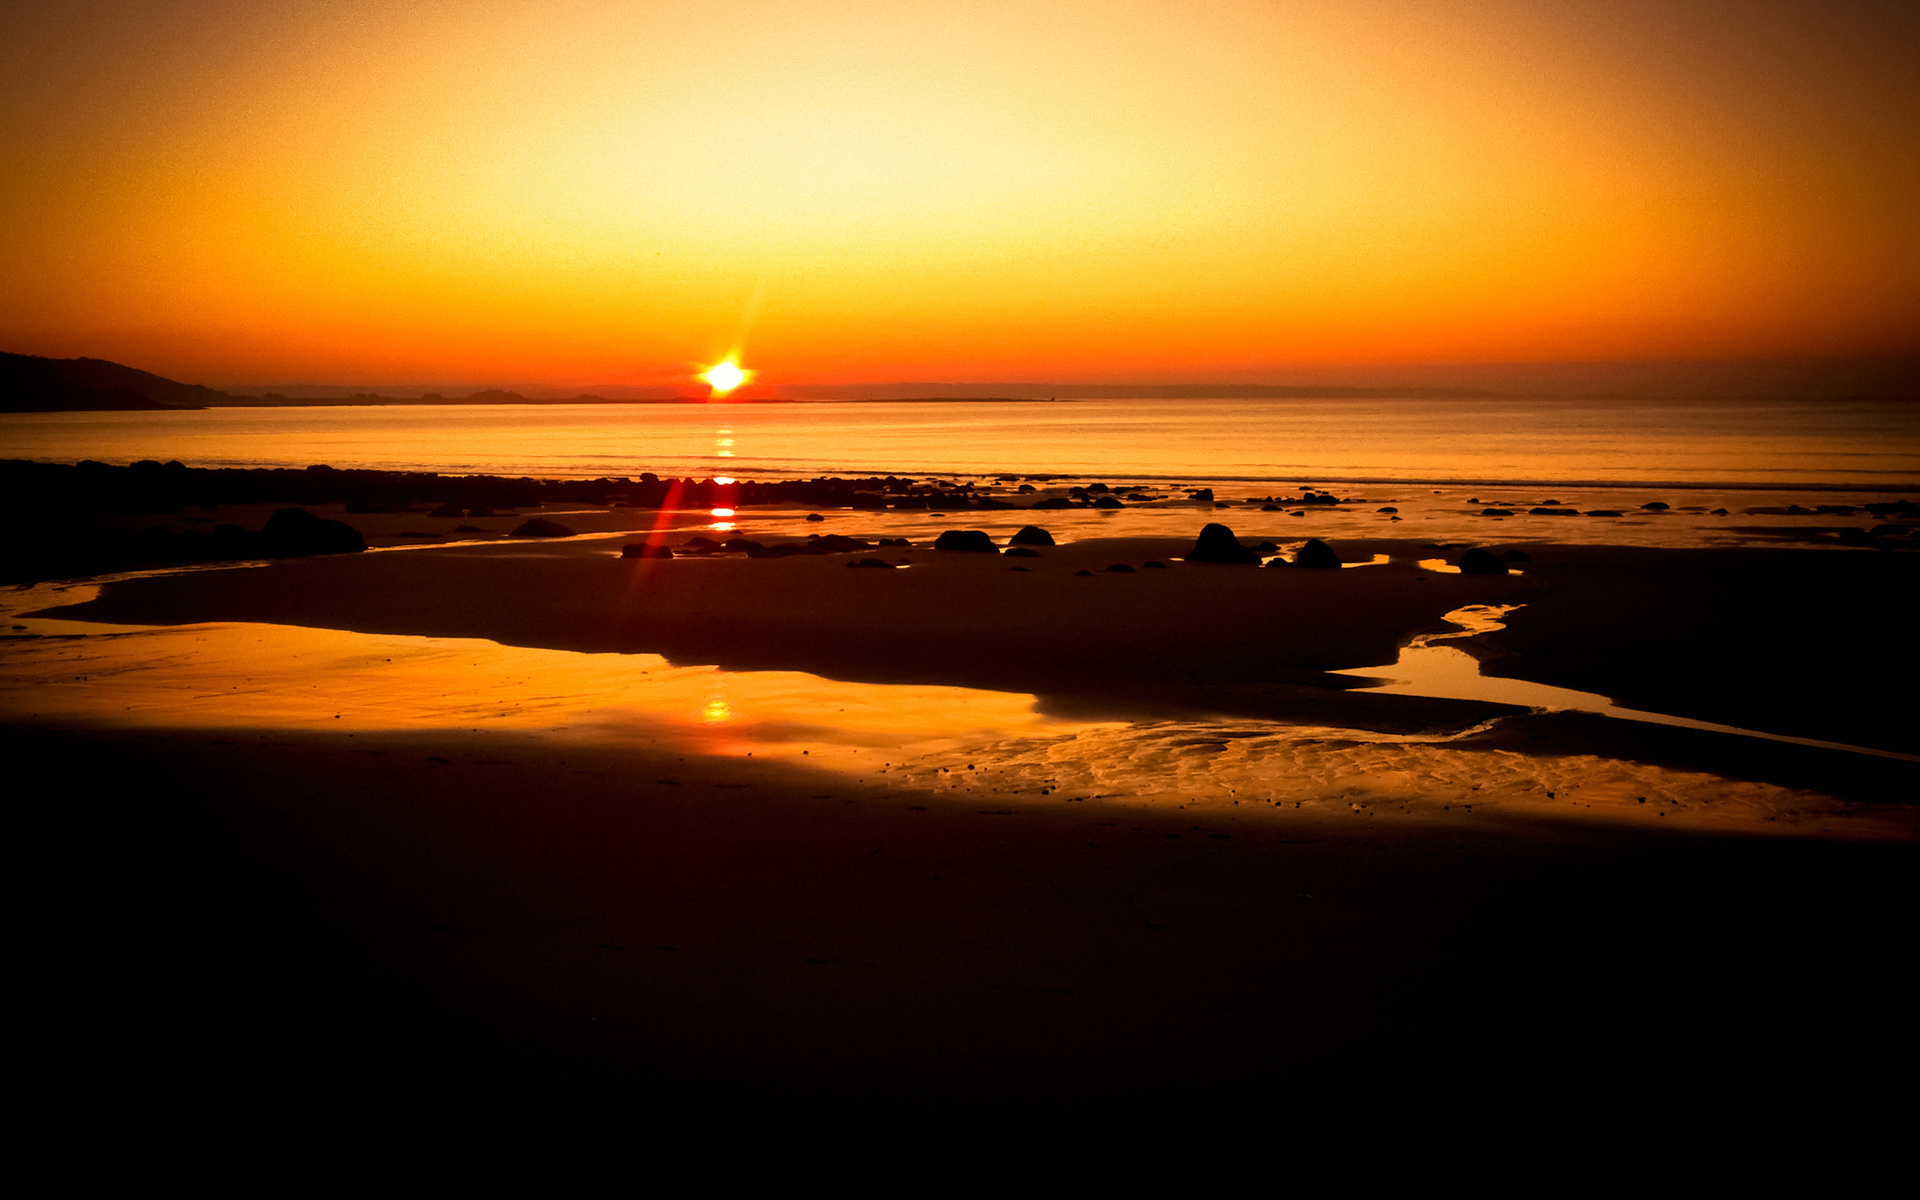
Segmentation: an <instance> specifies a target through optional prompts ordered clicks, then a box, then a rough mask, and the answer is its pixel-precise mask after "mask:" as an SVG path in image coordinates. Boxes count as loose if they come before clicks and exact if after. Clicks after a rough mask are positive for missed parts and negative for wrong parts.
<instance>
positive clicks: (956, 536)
mask: <svg viewBox="0 0 1920 1200" xmlns="http://www.w3.org/2000/svg"><path fill="white" fill-rule="evenodd" d="M933 548H934V549H935V550H965V551H968V552H970V553H976V554H998V553H999V552H1000V551H999V547H997V546H995V545H994V544H993V539H992V538H990V537H988V536H987V535H986V534H984V533H982V532H980V531H979V530H978V529H949V530H947V531H946V532H945V533H943V534H941V535H940V536H939V537H937V538H935V539H934V542H933Z"/></svg>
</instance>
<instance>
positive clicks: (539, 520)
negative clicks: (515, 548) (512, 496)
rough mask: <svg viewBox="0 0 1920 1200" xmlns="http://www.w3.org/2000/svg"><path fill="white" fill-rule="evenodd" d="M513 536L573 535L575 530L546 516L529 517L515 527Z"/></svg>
mask: <svg viewBox="0 0 1920 1200" xmlns="http://www.w3.org/2000/svg"><path fill="white" fill-rule="evenodd" d="M509 536H511V537H572V536H573V530H571V529H569V528H567V527H566V526H565V525H562V524H561V523H560V522H558V521H549V520H547V519H546V518H545V517H528V518H527V519H526V520H524V521H522V522H520V524H519V525H518V526H517V527H516V528H515V529H514V531H513V533H512V534H511V535H509Z"/></svg>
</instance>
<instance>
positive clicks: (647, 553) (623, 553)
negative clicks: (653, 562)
mask: <svg viewBox="0 0 1920 1200" xmlns="http://www.w3.org/2000/svg"><path fill="white" fill-rule="evenodd" d="M620 557H621V558H672V557H673V548H672V547H671V546H662V545H659V544H658V543H655V542H629V543H628V544H627V545H625V546H622V547H620Z"/></svg>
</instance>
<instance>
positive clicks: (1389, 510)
mask: <svg viewBox="0 0 1920 1200" xmlns="http://www.w3.org/2000/svg"><path fill="white" fill-rule="evenodd" d="M1373 511H1375V512H1383V513H1397V512H1399V511H1400V510H1399V509H1397V508H1395V507H1394V506H1393V505H1391V504H1389V505H1387V506H1386V507H1385V508H1376V509H1374V510H1373Z"/></svg>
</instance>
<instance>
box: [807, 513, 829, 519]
mask: <svg viewBox="0 0 1920 1200" xmlns="http://www.w3.org/2000/svg"><path fill="white" fill-rule="evenodd" d="M807 520H809V521H824V520H826V518H825V517H823V516H821V515H820V514H819V513H808V514H807Z"/></svg>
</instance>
